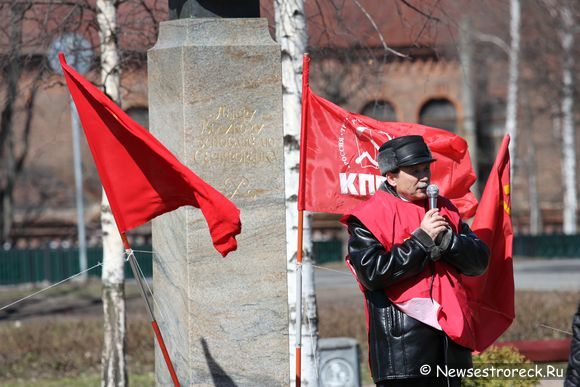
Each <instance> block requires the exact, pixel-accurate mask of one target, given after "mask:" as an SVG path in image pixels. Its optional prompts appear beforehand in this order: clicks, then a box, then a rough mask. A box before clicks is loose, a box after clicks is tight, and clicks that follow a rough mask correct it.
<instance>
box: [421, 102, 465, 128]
mask: <svg viewBox="0 0 580 387" xmlns="http://www.w3.org/2000/svg"><path fill="white" fill-rule="evenodd" d="M419 123H420V124H423V125H427V126H432V127H434V128H441V129H446V130H448V131H450V132H455V131H456V130H457V114H456V112H455V106H453V104H452V103H451V102H450V101H449V100H447V99H444V98H442V99H431V100H429V101H427V102H426V103H425V105H423V107H422V108H421V112H420V113H419Z"/></svg>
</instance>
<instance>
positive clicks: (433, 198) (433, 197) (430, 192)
mask: <svg viewBox="0 0 580 387" xmlns="http://www.w3.org/2000/svg"><path fill="white" fill-rule="evenodd" d="M437 196H439V187H437V185H436V184H429V185H428V186H427V197H428V198H429V209H430V210H432V209H433V208H436V207H437Z"/></svg>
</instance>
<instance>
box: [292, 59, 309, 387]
mask: <svg viewBox="0 0 580 387" xmlns="http://www.w3.org/2000/svg"><path fill="white" fill-rule="evenodd" d="M309 74H310V57H309V56H308V54H304V59H303V62H302V117H301V127H300V165H299V174H298V248H297V250H296V354H295V357H296V387H300V384H301V382H302V247H303V246H302V244H303V234H304V179H305V177H306V101H308V98H307V96H308V91H309V87H310V86H309V85H308V84H309V82H308V80H309V79H308V78H309Z"/></svg>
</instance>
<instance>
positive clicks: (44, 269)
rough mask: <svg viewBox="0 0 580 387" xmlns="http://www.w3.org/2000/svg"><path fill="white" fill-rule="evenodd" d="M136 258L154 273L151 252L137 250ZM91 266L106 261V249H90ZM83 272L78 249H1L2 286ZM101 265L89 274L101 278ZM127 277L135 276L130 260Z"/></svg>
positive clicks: (148, 272)
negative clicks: (104, 250)
mask: <svg viewBox="0 0 580 387" xmlns="http://www.w3.org/2000/svg"><path fill="white" fill-rule="evenodd" d="M139 250H143V251H151V246H140V247H139ZM135 255H136V257H137V260H138V262H139V265H140V266H141V270H143V273H144V275H145V276H151V274H152V272H153V265H152V254H147V253H136V254H135ZM87 261H88V267H92V266H94V265H96V264H97V263H98V262H102V261H103V248H102V247H92V248H88V249H87ZM78 272H80V265H79V251H78V249H77V248H70V249H64V248H59V249H51V248H49V247H46V248H38V249H10V250H0V285H15V284H24V283H36V282H45V281H46V282H51V283H54V282H58V281H61V280H63V279H65V278H68V277H70V276H72V275H74V274H77V273H78ZM101 273H102V270H101V267H100V266H98V267H96V268H94V269H93V270H91V271H89V272H88V275H89V276H90V277H100V276H101ZM125 278H133V272H132V271H131V268H130V267H129V264H128V263H127V264H126V265H125Z"/></svg>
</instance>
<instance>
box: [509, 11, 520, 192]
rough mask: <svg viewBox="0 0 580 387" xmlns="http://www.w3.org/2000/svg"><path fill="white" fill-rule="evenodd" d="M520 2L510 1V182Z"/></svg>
mask: <svg viewBox="0 0 580 387" xmlns="http://www.w3.org/2000/svg"><path fill="white" fill-rule="evenodd" d="M520 15H521V5H520V0H510V38H511V43H510V51H509V74H508V92H507V108H506V124H505V128H506V132H507V134H509V135H510V137H511V140H510V145H509V152H510V155H511V170H510V175H511V180H512V182H514V181H515V171H516V166H517V162H518V157H517V143H518V138H517V134H518V132H517V130H518V82H519V62H520Z"/></svg>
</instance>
